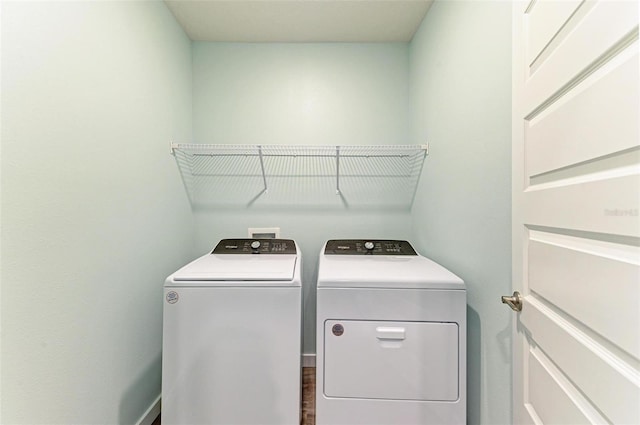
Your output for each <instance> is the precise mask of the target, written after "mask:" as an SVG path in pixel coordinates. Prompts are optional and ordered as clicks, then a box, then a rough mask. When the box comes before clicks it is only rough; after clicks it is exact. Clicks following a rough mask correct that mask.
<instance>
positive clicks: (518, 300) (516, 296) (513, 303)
mask: <svg viewBox="0 0 640 425" xmlns="http://www.w3.org/2000/svg"><path fill="white" fill-rule="evenodd" d="M501 299H502V304H508V305H509V307H511V310H513V311H522V296H520V292H518V291H515V292H514V293H513V295H512V296H510V297H509V296H506V295H503V296H502V298H501Z"/></svg>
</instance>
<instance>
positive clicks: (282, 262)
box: [173, 254, 298, 282]
mask: <svg viewBox="0 0 640 425" xmlns="http://www.w3.org/2000/svg"><path fill="white" fill-rule="evenodd" d="M297 258H298V257H297V255H292V254H279V255H270V254H260V255H228V254H222V255H219V254H208V255H205V256H203V257H200V258H198V259H197V260H195V261H193V262H191V263H189V264H187V265H186V266H184V267H183V268H181V269H180V270H178V271H177V272H176V273H175V274H174V275H173V280H174V281H177V282H183V281H224V280H226V281H254V282H255V281H292V280H293V278H294V273H295V266H296V261H297Z"/></svg>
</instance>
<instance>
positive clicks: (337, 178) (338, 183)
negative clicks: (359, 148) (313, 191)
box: [336, 146, 340, 195]
mask: <svg viewBox="0 0 640 425" xmlns="http://www.w3.org/2000/svg"><path fill="white" fill-rule="evenodd" d="M339 194H340V146H336V195H339Z"/></svg>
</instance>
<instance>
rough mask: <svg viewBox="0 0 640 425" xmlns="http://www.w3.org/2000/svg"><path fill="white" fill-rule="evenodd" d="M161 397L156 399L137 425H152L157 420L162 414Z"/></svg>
mask: <svg viewBox="0 0 640 425" xmlns="http://www.w3.org/2000/svg"><path fill="white" fill-rule="evenodd" d="M161 397H162V396H161V395H159V396H158V398H156V400H155V401H154V402H153V403H151V406H149V408H148V409H147V411H146V412H144V414H143V415H142V417H140V419H139V420H138V422H136V425H151V424H152V423H153V421H155V420H156V418H157V417H158V415H159V414H160V401H161Z"/></svg>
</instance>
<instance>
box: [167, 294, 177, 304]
mask: <svg viewBox="0 0 640 425" xmlns="http://www.w3.org/2000/svg"><path fill="white" fill-rule="evenodd" d="M179 298H180V297H179V296H178V293H177V292H176V291H170V292H167V296H166V299H167V302H168V303H169V304H175V303H177V302H178V299H179Z"/></svg>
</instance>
